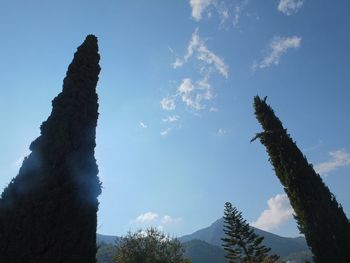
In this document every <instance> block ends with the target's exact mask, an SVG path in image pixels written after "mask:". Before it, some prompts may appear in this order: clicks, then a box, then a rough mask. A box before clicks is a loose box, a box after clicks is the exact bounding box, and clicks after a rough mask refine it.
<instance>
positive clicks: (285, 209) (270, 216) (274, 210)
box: [251, 194, 293, 231]
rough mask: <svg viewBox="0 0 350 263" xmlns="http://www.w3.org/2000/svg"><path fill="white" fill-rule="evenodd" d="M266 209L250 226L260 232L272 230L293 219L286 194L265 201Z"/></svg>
mask: <svg viewBox="0 0 350 263" xmlns="http://www.w3.org/2000/svg"><path fill="white" fill-rule="evenodd" d="M267 205H268V209H266V210H264V211H263V212H262V213H261V215H260V216H259V218H258V219H257V220H256V221H255V222H253V223H252V224H251V225H252V226H254V227H257V228H259V229H262V230H266V231H269V230H273V229H275V228H277V227H278V226H280V225H281V224H283V223H284V222H286V221H287V220H289V219H291V218H292V217H293V208H292V207H291V206H290V203H289V200H288V197H287V195H286V194H278V195H276V196H274V197H271V198H270V199H269V200H268V201H267Z"/></svg>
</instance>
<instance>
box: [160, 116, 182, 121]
mask: <svg viewBox="0 0 350 263" xmlns="http://www.w3.org/2000/svg"><path fill="white" fill-rule="evenodd" d="M179 119H180V116H179V115H173V116H168V117H166V118H164V119H162V121H163V122H170V123H172V122H177V121H178V120H179Z"/></svg>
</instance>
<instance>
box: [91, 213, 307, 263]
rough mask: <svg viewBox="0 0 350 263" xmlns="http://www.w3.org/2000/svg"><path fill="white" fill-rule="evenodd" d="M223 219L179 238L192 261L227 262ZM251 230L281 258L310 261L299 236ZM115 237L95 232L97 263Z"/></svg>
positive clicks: (105, 262)
mask: <svg viewBox="0 0 350 263" xmlns="http://www.w3.org/2000/svg"><path fill="white" fill-rule="evenodd" d="M223 224H224V220H223V218H221V219H218V220H217V221H215V222H214V223H213V224H211V225H210V226H209V227H206V228H203V229H200V230H198V231H196V232H194V233H192V234H190V235H185V236H182V237H180V238H178V239H179V240H180V242H181V243H183V246H184V248H185V249H186V253H185V254H186V256H188V257H189V258H190V259H191V260H192V263H227V261H226V260H225V251H224V250H223V248H222V247H221V245H222V241H221V238H222V237H223V234H224V233H223ZM253 229H254V231H255V233H256V234H258V235H260V236H263V237H264V241H263V244H264V245H265V246H267V247H271V250H272V253H275V254H277V255H279V256H281V257H282V258H283V259H284V260H293V262H304V261H305V260H309V261H311V262H312V254H311V252H310V250H309V248H308V246H307V244H306V241H305V238H303V237H296V238H290V237H281V236H278V235H275V234H272V233H269V232H266V231H263V230H261V229H258V228H253ZM118 239H119V237H116V236H108V235H100V234H97V244H98V245H99V246H100V248H99V251H98V253H97V258H98V261H97V262H98V263H110V262H111V261H110V259H111V257H112V255H113V252H114V251H115V248H114V246H115V241H116V240H118Z"/></svg>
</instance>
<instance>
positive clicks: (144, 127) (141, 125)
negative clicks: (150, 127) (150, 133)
mask: <svg viewBox="0 0 350 263" xmlns="http://www.w3.org/2000/svg"><path fill="white" fill-rule="evenodd" d="M140 127H141V128H143V129H146V128H147V125H146V124H144V123H143V122H142V121H140Z"/></svg>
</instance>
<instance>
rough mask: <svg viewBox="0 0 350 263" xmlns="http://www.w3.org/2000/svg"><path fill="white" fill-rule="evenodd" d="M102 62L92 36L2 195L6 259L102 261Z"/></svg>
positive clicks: (14, 262) (0, 228)
mask: <svg viewBox="0 0 350 263" xmlns="http://www.w3.org/2000/svg"><path fill="white" fill-rule="evenodd" d="M99 59H100V56H99V54H98V45H97V38H96V37H95V36H93V35H88V36H87V37H86V39H85V41H84V43H83V44H82V45H81V46H80V47H78V49H77V52H76V53H75V54H74V58H73V61H72V63H71V64H70V65H69V67H68V71H67V75H66V77H65V79H64V81H63V90H62V92H61V93H60V94H59V95H58V96H57V97H56V98H55V99H54V100H53V101H52V112H51V115H50V116H49V118H48V119H47V120H46V121H45V122H44V123H43V124H42V125H41V127H40V129H41V135H40V136H39V137H38V138H37V139H36V140H34V141H33V142H32V143H31V145H30V150H31V153H30V155H29V156H28V157H26V158H25V160H24V161H23V164H22V167H21V168H20V170H19V173H18V175H17V176H16V177H15V178H14V179H13V180H12V181H11V182H10V183H9V185H8V186H7V187H6V188H5V190H4V191H3V193H2V195H1V199H0V262H4V263H6V262H8V263H23V262H26V263H32V262H33V263H34V262H35V263H38V262H39V263H40V262H43V263H44V262H45V263H47V262H60V263H62V262H68V263H81V262H84V263H92V262H95V261H96V260H95V256H96V222H97V215H96V213H97V210H98V200H97V197H98V195H99V194H100V193H101V185H100V181H99V179H98V176H97V174H98V168H97V164H96V160H95V157H94V149H95V145H96V144H95V133H96V132H95V130H96V125H97V118H98V103H97V99H98V98H97V94H96V85H97V81H98V75H99V72H100V66H99V64H98V63H99Z"/></svg>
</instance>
